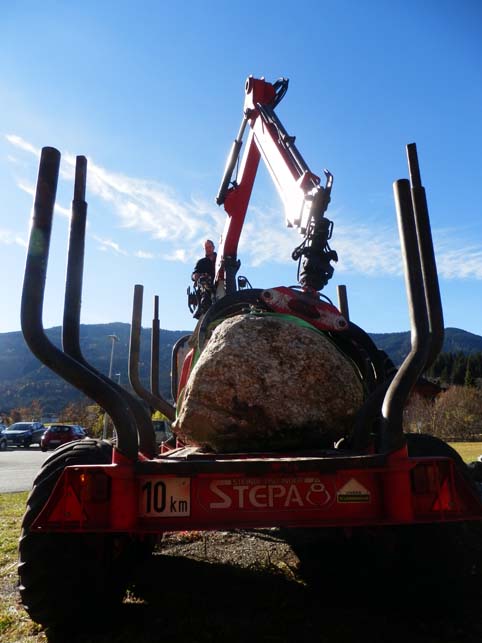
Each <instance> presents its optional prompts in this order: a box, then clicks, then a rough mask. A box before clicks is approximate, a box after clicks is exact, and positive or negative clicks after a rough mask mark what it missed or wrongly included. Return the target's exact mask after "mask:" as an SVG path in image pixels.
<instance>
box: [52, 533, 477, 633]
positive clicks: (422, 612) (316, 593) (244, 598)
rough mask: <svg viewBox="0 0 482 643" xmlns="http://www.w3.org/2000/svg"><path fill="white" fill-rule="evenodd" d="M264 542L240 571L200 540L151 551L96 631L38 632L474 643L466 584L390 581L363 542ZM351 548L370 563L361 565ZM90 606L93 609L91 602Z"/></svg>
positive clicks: (473, 586) (389, 572)
mask: <svg viewBox="0 0 482 643" xmlns="http://www.w3.org/2000/svg"><path fill="white" fill-rule="evenodd" d="M264 540H265V542H261V545H262V547H264V549H262V551H263V552H264V553H263V555H262V556H261V557H260V558H258V560H252V559H248V561H247V562H246V563H245V564H244V565H239V564H237V563H236V561H234V562H231V563H230V562H227V561H226V560H223V557H226V558H229V547H227V546H226V547H225V550H224V553H223V550H222V549H220V550H219V551H220V553H219V555H216V556H209V555H207V554H209V552H208V551H207V547H206V542H205V541H203V540H202V539H200V540H199V541H197V542H195V543H184V544H183V545H180V546H179V547H171V548H170V549H168V551H167V552H165V553H157V554H155V555H154V556H153V557H152V559H151V560H150V561H149V562H148V563H147V564H146V565H145V566H144V567H143V569H142V570H140V572H139V573H138V574H137V578H136V582H135V584H134V585H133V587H132V590H131V593H130V594H129V596H128V598H127V599H126V601H125V602H124V604H123V605H122V607H121V609H120V610H119V613H118V614H117V615H116V617H115V619H114V620H112V621H111V622H110V623H108V624H105V623H104V624H103V626H102V628H101V629H100V628H99V629H98V630H97V631H96V633H95V634H93V633H92V630H90V632H89V633H86V632H79V633H78V634H76V633H75V632H73V631H72V630H70V631H69V632H68V633H67V632H47V638H48V641H49V642H50V643H59V642H62V643H64V642H65V641H72V642H73V643H77V642H78V643H80V641H82V643H124V642H126V643H127V642H129V643H131V642H135V643H152V642H154V641H169V642H170V643H178V642H179V643H181V642H183V643H185V642H187V641H189V642H190V643H207V642H223V643H224V642H229V643H238V642H239V643H241V642H243V643H245V642H248V641H249V642H258V641H259V642H266V643H281V642H304V641H306V642H308V641H310V643H311V642H318V641H319V642H320V643H321V642H324V643H345V642H346V643H348V642H350V643H351V642H353V641H356V642H357V643H365V642H366V643H386V642H390V643H399V642H400V643H402V642H403V643H408V642H410V643H458V642H460V643H462V642H463V643H480V641H482V609H481V608H482V602H481V596H480V584H479V583H478V582H476V581H475V577H474V578H473V579H471V578H470V577H469V578H467V579H466V581H465V588H464V592H463V594H460V593H459V590H458V588H456V587H452V585H451V584H450V583H449V582H448V581H447V583H446V584H441V583H440V581H439V579H438V578H434V579H432V581H433V582H430V583H429V584H423V583H422V585H421V586H420V583H417V579H419V580H420V578H425V571H424V570H423V569H416V568H413V569H409V570H406V573H405V574H400V573H399V571H398V572H397V573H396V574H395V572H394V568H392V567H391V566H390V563H388V564H387V563H386V560H387V559H386V558H385V562H384V564H376V563H377V559H376V552H374V550H373V549H370V547H369V546H367V545H366V543H365V544H364V546H363V549H362V550H358V549H356V554H353V553H352V554H351V555H350V554H349V553H347V554H346V555H340V554H339V553H336V552H335V551H331V550H330V549H329V548H328V549H325V550H323V549H320V547H321V546H322V545H321V544H320V543H306V542H303V543H302V545H300V543H292V544H291V545H292V547H293V548H292V549H291V551H293V550H296V551H297V554H298V555H293V554H291V556H288V557H286V555H285V554H286V551H284V552H282V553H283V555H282V556H278V557H277V556H276V549H274V550H273V551H274V554H270V553H269V552H270V550H269V548H267V547H266V545H270V544H271V542H270V536H269V535H267V536H266V537H265V538H264ZM271 540H272V541H273V542H275V541H276V540H277V539H276V538H273V539H271ZM277 542H278V543H279V542H280V541H279V540H278V541H277ZM248 544H249V543H248V542H247V541H246V540H243V541H241V542H240V543H239V544H238V549H237V550H236V552H237V553H236V554H235V555H236V556H239V557H240V558H242V555H243V547H247V546H248ZM291 545H290V547H291ZM324 545H325V544H324ZM324 545H323V546H324ZM203 549H204V551H203ZM182 551H184V553H181V552H182ZM345 551H346V550H345ZM360 551H362V552H363V553H364V554H365V556H366V557H367V558H369V560H363V559H362V558H361V557H360V556H361V553H360ZM320 552H321V555H320ZM186 554H187V555H186ZM285 561H287V562H285ZM367 562H368V564H367ZM423 592H425V594H424V593H423ZM92 609H97V610H99V612H100V613H101V610H102V608H101V606H98V605H97V606H92ZM76 625H78V626H79V627H80V626H81V624H76ZM72 629H77V628H76V627H74V628H72ZM76 636H77V638H76Z"/></svg>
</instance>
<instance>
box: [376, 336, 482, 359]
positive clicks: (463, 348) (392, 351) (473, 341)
mask: <svg viewBox="0 0 482 643" xmlns="http://www.w3.org/2000/svg"><path fill="white" fill-rule="evenodd" d="M370 337H371V338H372V339H373V341H374V342H375V344H376V345H377V346H378V348H380V349H381V350H384V351H385V352H386V353H387V354H388V356H389V357H390V358H391V359H392V361H393V362H394V363H395V364H397V365H400V364H401V363H402V362H403V360H404V358H405V356H406V355H408V353H409V352H410V333H409V332H408V331H407V332H404V333H370ZM442 352H443V353H465V354H466V355H469V354H471V353H481V352H482V337H481V336H480V335H474V333H469V332H467V331H466V330H461V329H460V328H446V329H445V335H444V343H443V348H442Z"/></svg>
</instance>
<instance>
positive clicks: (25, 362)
mask: <svg viewBox="0 0 482 643" xmlns="http://www.w3.org/2000/svg"><path fill="white" fill-rule="evenodd" d="M186 333H187V331H168V330H161V331H160V351H159V379H160V389H161V392H162V393H163V395H165V396H166V397H169V396H170V370H171V352H172V347H173V346H174V344H175V343H176V341H177V340H178V339H179V338H180V337H182V336H183V335H185V334H186ZM46 334H47V336H48V337H49V339H50V340H51V341H52V342H53V343H54V344H55V345H56V346H60V336H61V329H60V327H54V328H50V329H48V330H47V331H46ZM109 335H116V336H117V337H118V338H119V341H118V342H115V349H114V360H113V368H112V373H113V378H115V379H116V380H119V379H120V383H121V384H122V385H123V386H125V387H129V385H128V354H129V335H130V324H122V323H113V324H86V325H81V327H80V338H81V345H82V351H83V354H84V356H85V358H86V359H87V361H88V362H89V363H91V364H93V366H95V368H97V369H98V370H99V371H101V372H102V373H105V374H106V375H107V374H108V372H109V364H110V354H111V346H112V340H111V339H110V338H109ZM150 345H151V331H150V329H144V330H143V331H142V337H141V352H140V364H139V370H140V377H141V380H142V382H143V383H144V385H145V386H147V387H148V386H149V378H150ZM83 397H84V396H83V395H82V394H81V393H80V392H79V391H78V390H77V389H75V388H74V387H72V386H71V385H70V384H67V383H66V382H65V381H64V380H63V379H62V378H60V377H59V376H57V375H55V373H53V372H52V371H51V370H50V369H48V368H47V367H46V366H44V365H43V364H41V363H40V362H39V361H38V360H37V358H36V357H34V356H33V355H32V353H31V352H30V350H29V349H28V347H27V345H26V344H25V341H24V339H23V336H22V333H21V332H20V331H18V332H12V333H1V334H0V413H8V412H9V411H10V410H11V409H12V408H15V407H19V406H28V405H29V404H30V403H31V402H32V400H35V399H39V400H40V401H41V403H42V408H43V410H44V412H45V413H46V414H54V415H55V414H56V413H57V412H58V411H59V410H60V409H61V408H63V407H64V406H65V405H66V404H67V403H68V402H73V401H77V400H80V399H83Z"/></svg>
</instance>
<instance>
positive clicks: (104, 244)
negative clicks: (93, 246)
mask: <svg viewBox="0 0 482 643" xmlns="http://www.w3.org/2000/svg"><path fill="white" fill-rule="evenodd" d="M92 239H94V241H97V243H98V248H99V250H102V251H103V252H106V251H107V250H113V251H114V252H115V253H116V254H119V255H126V256H127V255H128V254H129V253H128V252H127V251H126V250H124V249H123V248H121V247H120V245H119V244H118V243H116V242H115V241H112V239H102V238H101V237H98V236H97V235H95V234H93V235H92Z"/></svg>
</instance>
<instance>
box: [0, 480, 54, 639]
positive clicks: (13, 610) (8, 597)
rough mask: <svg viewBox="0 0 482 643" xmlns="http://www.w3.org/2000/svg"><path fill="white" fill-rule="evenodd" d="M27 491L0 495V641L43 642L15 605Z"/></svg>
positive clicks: (33, 626)
mask: <svg viewBox="0 0 482 643" xmlns="http://www.w3.org/2000/svg"><path fill="white" fill-rule="evenodd" d="M27 495H28V493H27V492H22V493H2V494H0V641H8V643H40V642H42V641H47V638H46V636H45V634H43V633H42V632H41V628H40V627H39V626H38V625H37V624H35V623H33V622H32V621H31V620H30V618H29V616H28V615H27V613H26V612H25V610H24V609H23V608H22V606H21V605H20V603H19V600H18V596H17V592H16V585H17V545H18V537H19V534H20V524H21V521H22V516H23V513H24V511H25V503H26V500H27Z"/></svg>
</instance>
